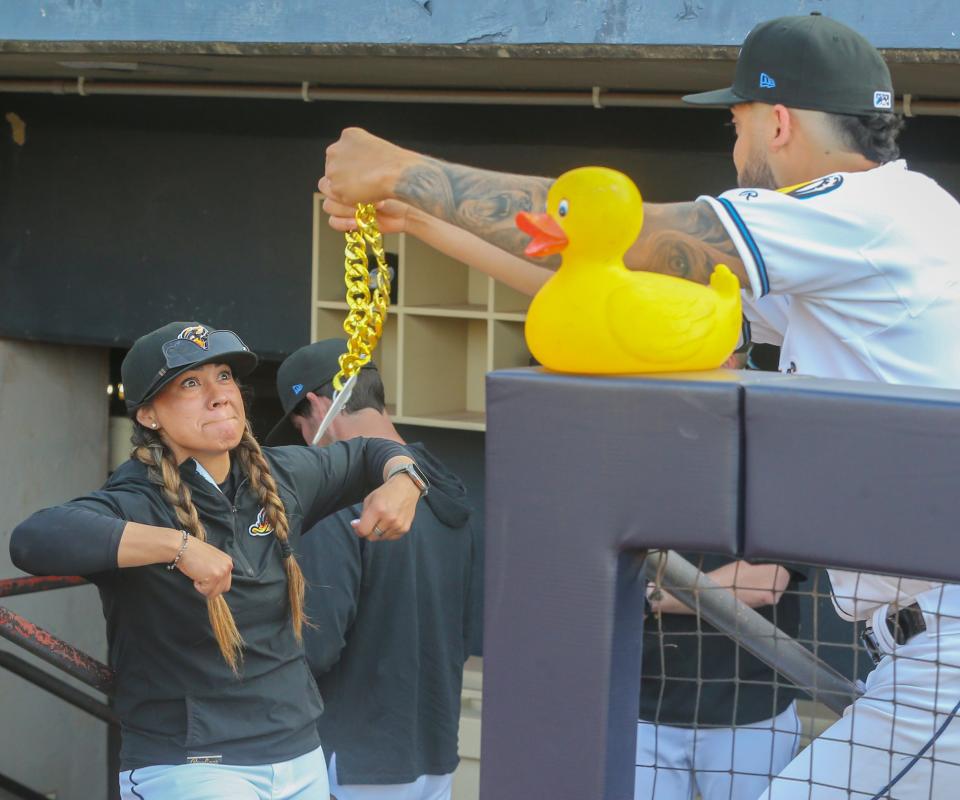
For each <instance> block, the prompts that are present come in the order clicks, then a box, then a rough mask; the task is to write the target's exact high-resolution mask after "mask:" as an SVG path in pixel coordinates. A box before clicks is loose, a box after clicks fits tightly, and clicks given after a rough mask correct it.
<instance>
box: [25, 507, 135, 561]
mask: <svg viewBox="0 0 960 800" xmlns="http://www.w3.org/2000/svg"><path fill="white" fill-rule="evenodd" d="M125 525H126V520H125V519H123V518H122V516H121V514H120V509H119V508H118V507H117V505H116V503H115V502H114V501H113V500H112V498H110V496H109V493H107V492H97V493H95V494H93V495H90V496H88V497H85V498H83V499H81V500H74V501H72V502H70V503H67V504H65V505H62V506H56V507H54V508H47V509H44V510H43V511H38V512H36V513H35V514H33V515H32V516H30V517H28V518H27V519H26V520H24V521H23V522H21V523H20V524H19V525H18V526H17V527H16V528H14V529H13V534H12V535H11V536H10V557H11V559H12V560H13V563H14V564H15V565H16V566H17V567H19V568H20V569H22V570H23V571H24V572H30V573H32V574H34V575H92V574H94V573H97V572H107V571H110V570H114V569H116V568H117V551H118V550H119V548H120V536H121V535H122V534H123V528H124V526H125Z"/></svg>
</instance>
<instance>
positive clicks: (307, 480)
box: [269, 437, 413, 531]
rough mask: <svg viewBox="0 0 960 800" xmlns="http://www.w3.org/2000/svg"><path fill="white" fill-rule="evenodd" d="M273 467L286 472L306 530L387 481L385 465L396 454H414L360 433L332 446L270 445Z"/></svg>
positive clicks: (385, 440) (396, 445)
mask: <svg viewBox="0 0 960 800" xmlns="http://www.w3.org/2000/svg"><path fill="white" fill-rule="evenodd" d="M269 449H270V450H271V451H272V452H271V456H272V459H273V468H274V469H275V470H276V471H277V473H278V475H280V474H284V473H285V476H286V478H287V480H288V481H289V484H290V485H291V487H292V488H293V490H294V493H295V494H296V497H297V501H298V504H299V506H300V511H301V513H302V514H303V528H302V529H303V530H304V531H308V530H310V528H312V527H313V526H314V525H315V524H316V523H317V522H319V521H320V520H321V519H323V518H324V517H326V516H327V515H329V514H332V513H333V512H334V511H339V510H340V509H341V508H346V507H347V506H350V505H353V504H354V503H357V502H359V501H361V500H362V499H363V498H364V497H365V496H366V495H367V494H368V493H369V492H370V491H372V490H373V489H375V488H376V487H377V486H379V485H380V484H381V483H383V468H384V466H385V465H386V463H387V462H388V461H389V460H390V459H391V458H393V457H394V456H408V457H410V458H412V457H413V456H411V455H410V453H409V452H407V450H406V448H404V447H403V446H402V445H399V444H397V443H396V442H391V441H388V440H387V439H365V438H362V437H358V438H356V439H350V440H349V441H345V442H336V443H334V444H332V445H330V446H329V447H303V446H301V445H292V446H290V447H274V448H269Z"/></svg>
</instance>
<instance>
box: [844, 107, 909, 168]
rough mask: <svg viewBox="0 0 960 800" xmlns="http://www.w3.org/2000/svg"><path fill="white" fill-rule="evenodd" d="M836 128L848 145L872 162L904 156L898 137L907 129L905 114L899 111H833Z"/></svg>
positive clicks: (884, 162) (882, 162)
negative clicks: (895, 112)
mask: <svg viewBox="0 0 960 800" xmlns="http://www.w3.org/2000/svg"><path fill="white" fill-rule="evenodd" d="M828 116H829V117H830V119H831V120H833V124H834V129H835V130H836V131H837V133H838V134H840V137H841V139H842V140H843V142H844V144H846V146H847V147H849V148H850V150H851V151H852V152H854V153H860V154H861V155H862V156H863V157H864V158H866V159H867V160H868V161H875V162H877V163H878V164H886V163H887V162H888V161H894V160H895V159H897V158H898V157H899V156H900V147H899V146H898V145H897V136H898V135H899V134H900V131H901V130H903V117H901V116H900V115H899V114H879V113H878V114H868V115H866V116H854V115H852V114H829V115H828Z"/></svg>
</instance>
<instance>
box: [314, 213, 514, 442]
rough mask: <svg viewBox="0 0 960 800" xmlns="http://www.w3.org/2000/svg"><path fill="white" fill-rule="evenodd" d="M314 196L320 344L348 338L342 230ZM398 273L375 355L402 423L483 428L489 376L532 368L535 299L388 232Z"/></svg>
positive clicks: (388, 246)
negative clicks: (528, 329) (526, 330)
mask: <svg viewBox="0 0 960 800" xmlns="http://www.w3.org/2000/svg"><path fill="white" fill-rule="evenodd" d="M321 203H322V198H321V197H320V195H315V196H314V214H313V291H312V295H313V306H312V308H313V315H312V324H311V335H312V339H313V341H317V340H318V339H326V338H329V337H331V336H344V335H345V334H344V333H343V327H342V326H343V319H344V316H345V315H346V311H347V304H346V302H345V301H344V291H345V287H344V283H343V258H344V254H343V251H344V239H343V234H340V233H337V232H336V231H334V230H332V229H331V228H330V226H329V225H328V224H327V219H326V216H325V215H324V214H323V211H322V209H321V207H320V206H321ZM384 249H385V250H386V251H387V254H388V257H389V260H390V261H391V266H392V267H393V268H394V270H395V277H394V281H395V288H394V290H393V294H394V297H395V301H394V303H393V304H392V305H391V306H390V312H389V315H388V318H387V324H386V328H385V330H384V333H383V338H382V339H381V341H380V345H379V346H378V348H377V351H376V353H375V355H374V361H375V362H376V364H377V367H378V368H379V369H380V372H381V375H382V376H383V382H384V389H385V392H386V399H387V406H388V411H389V412H390V413H391V415H392V416H393V417H394V419H395V420H396V421H397V422H401V423H406V424H409V425H427V426H432V427H440V428H459V429H462V430H484V427H485V398H484V386H485V377H486V374H487V372H489V371H490V370H493V369H503V368H505V367H517V366H527V365H528V364H529V363H530V354H529V351H528V350H527V346H526V342H525V340H524V336H523V324H524V319H525V316H526V310H527V305H528V303H529V298H528V297H526V296H525V295H523V294H521V293H519V292H516V291H514V290H513V289H511V288H509V287H508V286H505V285H503V284H500V283H497V282H496V281H494V280H493V279H491V278H488V277H487V276H486V275H483V274H482V273H480V272H477V271H476V270H472V269H470V268H468V267H467V266H465V265H464V264H461V263H459V262H458V261H455V260H454V259H451V258H448V257H446V256H444V255H442V254H440V253H438V252H436V251H435V250H433V249H431V248H430V247H427V246H426V245H424V244H423V243H422V242H420V241H419V240H417V239H415V238H413V237H411V236H405V235H403V234H399V235H388V236H386V237H384Z"/></svg>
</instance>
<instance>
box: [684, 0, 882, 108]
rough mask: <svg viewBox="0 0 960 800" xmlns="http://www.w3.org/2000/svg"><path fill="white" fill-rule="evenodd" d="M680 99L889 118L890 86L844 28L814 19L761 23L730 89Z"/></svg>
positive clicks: (868, 47)
mask: <svg viewBox="0 0 960 800" xmlns="http://www.w3.org/2000/svg"><path fill="white" fill-rule="evenodd" d="M683 99H684V101H685V102H687V103H692V104H694V105H704V106H721V107H726V108H729V107H730V106H735V105H737V104H739V103H751V102H758V103H769V104H771V105H773V104H776V103H781V104H783V105H785V106H788V107H790V108H806V109H811V110H814V111H827V112H830V113H833V114H853V115H858V116H865V115H868V114H874V113H878V112H881V113H893V82H892V81H891V80H890V70H889V69H887V65H886V62H884V60H883V57H882V56H881V55H880V53H879V52H878V51H877V49H876V48H875V47H874V46H873V45H872V44H870V42H868V41H867V40H866V39H865V38H864V37H863V36H861V35H860V34H859V33H857V32H856V31H855V30H853V29H851V28H848V27H847V26H846V25H843V24H842V23H839V22H837V21H836V20H833V19H830V18H829V17H824V16H821V15H820V14H818V13H814V14H811V15H810V16H806V17H780V18H779V19H773V20H770V21H769V22H761V23H760V24H759V25H757V26H756V27H755V28H754V29H753V30H752V31H750V33H749V34H748V35H747V38H746V40H745V41H744V43H743V47H741V48H740V56H739V58H738V59H737V69H736V73H735V75H734V80H733V86H731V87H730V88H729V89H717V90H716V91H712V92H701V93H699V94H688V95H686V96H685V97H684V98H683Z"/></svg>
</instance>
